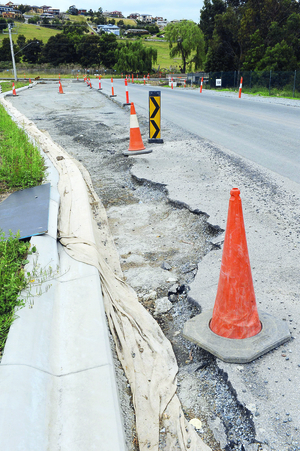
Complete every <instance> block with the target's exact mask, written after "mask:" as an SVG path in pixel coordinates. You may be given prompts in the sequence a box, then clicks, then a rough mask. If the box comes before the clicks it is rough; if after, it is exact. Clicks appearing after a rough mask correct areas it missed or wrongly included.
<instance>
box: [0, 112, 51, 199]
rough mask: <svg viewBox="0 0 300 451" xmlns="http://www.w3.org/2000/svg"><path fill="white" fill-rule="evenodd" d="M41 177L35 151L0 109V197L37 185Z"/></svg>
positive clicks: (42, 169) (39, 158)
mask: <svg viewBox="0 0 300 451" xmlns="http://www.w3.org/2000/svg"><path fill="white" fill-rule="evenodd" d="M44 177H45V164H44V159H43V157H42V156H41V154H40V152H39V150H38V149H37V147H35V146H34V145H33V144H32V143H30V142H29V141H28V137H27V135H26V133H25V132H24V131H23V130H21V129H20V128H19V127H18V126H17V125H16V124H15V123H14V122H13V121H12V119H11V118H10V116H9V115H8V114H7V112H6V111H5V109H4V108H3V107H2V106H1V105H0V193H1V192H5V191H7V190H12V189H13V190H16V189H24V188H29V187H30V186H36V185H40V184H41V183H42V181H43V178H44Z"/></svg>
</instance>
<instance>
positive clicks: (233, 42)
mask: <svg viewBox="0 0 300 451" xmlns="http://www.w3.org/2000/svg"><path fill="white" fill-rule="evenodd" d="M239 29H240V17H239V15H238V14H236V12H235V10H234V9H233V8H232V7H231V6H230V7H228V8H227V10H226V12H224V13H223V14H217V15H216V16H215V26H214V31H213V36H212V39H211V40H210V43H209V47H208V52H207V56H206V62H205V70H206V71H230V70H239V69H240V66H241V60H242V45H241V42H240V37H239Z"/></svg>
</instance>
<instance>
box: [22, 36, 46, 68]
mask: <svg viewBox="0 0 300 451" xmlns="http://www.w3.org/2000/svg"><path fill="white" fill-rule="evenodd" d="M43 47H44V44H43V42H41V41H38V40H37V39H36V38H33V39H29V41H27V47H25V48H24V49H23V50H22V55H23V61H26V62H27V63H31V64H36V63H37V62H38V61H39V59H40V57H41V54H42V50H43Z"/></svg>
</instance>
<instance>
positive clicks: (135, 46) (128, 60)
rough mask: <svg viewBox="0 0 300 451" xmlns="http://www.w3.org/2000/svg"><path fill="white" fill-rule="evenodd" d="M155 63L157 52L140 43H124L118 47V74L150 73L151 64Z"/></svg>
mask: <svg viewBox="0 0 300 451" xmlns="http://www.w3.org/2000/svg"><path fill="white" fill-rule="evenodd" d="M156 61H157V50H156V49H154V48H152V47H145V46H144V45H143V44H142V41H140V40H139V41H135V42H129V41H127V42H125V43H124V44H121V45H120V46H119V47H118V50H117V63H116V65H115V68H116V70H117V71H118V72H142V73H143V72H144V73H147V72H150V71H151V69H152V64H154V63H156Z"/></svg>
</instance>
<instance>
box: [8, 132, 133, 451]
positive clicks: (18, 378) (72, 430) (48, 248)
mask: <svg viewBox="0 0 300 451" xmlns="http://www.w3.org/2000/svg"><path fill="white" fill-rule="evenodd" d="M18 125H19V126H21V124H18ZM31 139H32V138H31ZM35 144H36V145H37V146H38V147H39V148H40V145H39V144H38V143H37V142H36V143H35ZM40 150H41V151H42V149H40ZM43 155H44V157H45V158H46V160H47V162H46V164H47V165H48V176H47V179H48V181H50V183H51V191H50V208H49V230H48V233H46V234H44V235H41V236H35V237H32V239H31V244H32V246H35V247H36V248H37V252H36V253H35V254H33V255H31V256H29V257H28V260H29V264H28V266H26V268H25V271H26V270H27V271H30V270H31V269H32V268H33V267H37V268H38V270H39V268H40V269H42V270H44V269H45V270H46V272H47V270H48V268H50V266H51V267H52V268H53V269H54V272H55V269H56V268H57V271H58V275H57V276H56V275H55V276H53V280H51V282H50V283H49V280H41V283H40V286H39V288H41V290H42V294H41V295H40V296H39V297H35V296H32V295H31V293H29V296H28V299H27V303H26V306H25V307H24V308H23V309H21V310H19V311H18V312H17V319H16V321H15V322H14V323H13V325H12V327H11V329H10V331H9V334H8V339H7V342H6V346H5V349H4V355H3V358H2V362H1V365H0V397H1V399H2V402H1V405H0V436H1V449H2V450H3V451H10V450H12V449H14V450H16V451H18V450H21V449H30V450H32V451H43V450H44V451H46V449H49V448H51V449H58V448H60V447H62V448H64V449H70V448H72V449H73V450H74V451H82V449H83V448H84V449H94V447H96V448H97V449H100V448H101V447H102V446H104V448H105V450H107V451H125V449H126V446H125V436H124V428H123V424H122V417H121V409H120V402H119V396H118V389H117V384H116V376H115V369H114V364H113V359H112V353H111V348H110V343H109V338H108V328H107V323H106V317H105V310H104V305H103V300H102V292H101V284H100V277H99V273H98V271H97V269H96V268H94V267H93V266H90V265H86V264H84V263H81V262H77V261H76V260H73V259H72V258H71V257H70V256H69V255H68V254H67V253H66V252H65V250H64V249H63V247H62V246H61V245H60V244H58V243H57V219H58V211H59V199H60V197H59V193H58V189H57V184H58V181H59V175H58V172H57V170H56V168H55V167H54V166H53V164H52V162H51V161H50V160H49V159H48V157H47V155H46V154H44V152H43ZM46 279H47V276H46ZM87 281H88V283H87ZM47 285H48V287H47ZM50 285H51V286H50ZM87 292H88V293H87ZM82 299H89V302H88V303H87V302H84V303H83V302H82ZM83 323H84V327H83V326H82V325H83ZM49 425H51V426H50V427H49ZM96 448H95V449H96ZM104 448H103V449H104ZM101 449H102V448H101Z"/></svg>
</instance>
